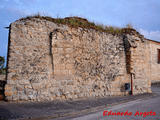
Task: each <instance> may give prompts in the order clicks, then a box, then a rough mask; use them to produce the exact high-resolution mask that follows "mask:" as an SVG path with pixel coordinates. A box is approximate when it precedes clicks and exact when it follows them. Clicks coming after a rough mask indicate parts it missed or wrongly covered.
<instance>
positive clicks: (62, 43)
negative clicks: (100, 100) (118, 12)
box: [5, 18, 150, 101]
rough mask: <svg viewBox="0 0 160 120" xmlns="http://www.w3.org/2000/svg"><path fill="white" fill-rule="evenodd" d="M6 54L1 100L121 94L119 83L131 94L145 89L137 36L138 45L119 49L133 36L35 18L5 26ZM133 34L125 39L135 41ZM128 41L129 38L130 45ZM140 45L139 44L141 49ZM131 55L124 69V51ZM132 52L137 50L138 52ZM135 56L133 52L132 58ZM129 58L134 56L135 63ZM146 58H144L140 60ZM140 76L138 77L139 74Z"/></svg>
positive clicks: (140, 42)
mask: <svg viewBox="0 0 160 120" xmlns="http://www.w3.org/2000/svg"><path fill="white" fill-rule="evenodd" d="M9 34H10V38H9V40H10V41H9V43H10V44H9V58H8V74H7V84H6V86H5V96H6V99H7V100H18V101H19V100H32V101H46V100H49V101H50V100H56V99H58V100H66V99H77V98H88V97H104V96H107V95H127V94H128V93H129V92H128V91H125V89H124V84H125V83H131V73H133V74H134V75H136V78H134V79H133V82H134V86H133V87H134V89H136V92H135V93H136V94H137V93H144V92H148V91H149V90H148V89H149V88H150V86H149V85H150V84H149V81H148V79H147V76H145V75H147V72H148V71H145V70H143V68H148V64H146V65H144V66H140V67H139V66H138V62H139V61H140V62H144V60H145V59H146V58H145V56H144V54H145V53H143V54H139V52H142V49H145V50H146V44H145V43H144V42H142V41H141V38H139V40H138V42H136V43H138V44H139V45H137V48H138V49H134V48H132V47H127V48H125V46H124V37H125V38H126V39H125V40H127V41H129V40H130V38H132V37H134V36H131V35H129V36H127V35H112V34H108V33H105V32H100V31H96V30H94V29H84V28H72V27H69V26H67V25H61V24H55V23H53V22H49V21H46V20H40V19H38V18H32V19H29V20H28V19H26V20H19V21H16V22H14V23H12V24H11V25H10V32H9ZM136 40H137V39H135V38H133V39H132V40H131V41H136ZM130 44H131V43H129V46H130ZM141 47H142V48H141ZM126 49H128V51H130V52H129V53H131V52H135V53H134V54H135V55H133V54H129V56H130V57H129V58H130V59H131V60H129V61H131V62H130V63H131V64H130V66H129V68H133V69H134V70H135V71H137V70H138V71H137V72H135V71H134V72H129V71H127V62H126V61H127V59H128V57H126V56H127V52H126ZM138 55H143V56H139V57H138ZM134 56H137V57H134ZM133 60H137V62H136V64H134V63H133ZM146 63H147V61H146ZM140 75H142V77H140Z"/></svg>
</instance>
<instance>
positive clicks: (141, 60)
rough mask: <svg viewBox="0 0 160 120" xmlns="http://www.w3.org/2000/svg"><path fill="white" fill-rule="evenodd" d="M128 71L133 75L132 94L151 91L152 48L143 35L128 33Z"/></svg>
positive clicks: (126, 39)
mask: <svg viewBox="0 0 160 120" xmlns="http://www.w3.org/2000/svg"><path fill="white" fill-rule="evenodd" d="M125 41H126V42H128V44H129V45H128V46H127V47H129V48H128V50H127V53H128V56H129V57H128V59H127V61H128V62H127V65H128V72H129V73H130V75H131V82H132V83H131V84H132V88H131V89H132V94H134V95H135V94H140V93H145V92H146V93H147V92H148V93H150V92H151V81H150V78H151V76H150V75H151V74H150V70H151V69H150V49H149V46H148V41H147V40H146V39H145V38H144V37H143V36H141V35H137V34H132V35H127V36H126V38H125Z"/></svg>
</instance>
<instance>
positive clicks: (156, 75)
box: [148, 40, 160, 83]
mask: <svg viewBox="0 0 160 120" xmlns="http://www.w3.org/2000/svg"><path fill="white" fill-rule="evenodd" d="M148 42H149V47H150V63H151V64H150V65H151V82H152V83H160V72H159V71H160V63H158V50H160V42H156V41H152V40H149V41H148Z"/></svg>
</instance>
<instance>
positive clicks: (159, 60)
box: [158, 49, 160, 64]
mask: <svg viewBox="0 0 160 120" xmlns="http://www.w3.org/2000/svg"><path fill="white" fill-rule="evenodd" d="M158 64H160V49H158Z"/></svg>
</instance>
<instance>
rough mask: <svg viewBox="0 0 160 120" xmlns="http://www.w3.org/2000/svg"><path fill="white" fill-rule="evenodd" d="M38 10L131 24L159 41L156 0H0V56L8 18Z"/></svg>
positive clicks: (4, 46)
mask: <svg viewBox="0 0 160 120" xmlns="http://www.w3.org/2000/svg"><path fill="white" fill-rule="evenodd" d="M36 13H41V14H42V15H47V16H51V17H67V16H80V17H85V18H87V19H89V20H90V21H94V22H96V23H102V24H105V25H113V26H118V27H124V26H125V25H126V24H128V23H129V24H132V25H133V26H134V28H136V29H137V30H138V31H139V32H140V33H141V34H143V35H144V36H145V37H146V38H149V39H152V40H156V41H160V0H0V56H6V55H7V43H8V30H7V29H4V27H6V26H9V24H10V23H11V22H14V21H15V20H17V19H19V18H21V17H25V16H27V15H33V14H36Z"/></svg>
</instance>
